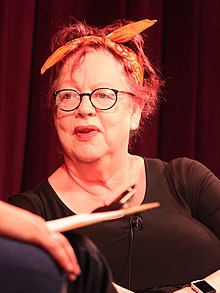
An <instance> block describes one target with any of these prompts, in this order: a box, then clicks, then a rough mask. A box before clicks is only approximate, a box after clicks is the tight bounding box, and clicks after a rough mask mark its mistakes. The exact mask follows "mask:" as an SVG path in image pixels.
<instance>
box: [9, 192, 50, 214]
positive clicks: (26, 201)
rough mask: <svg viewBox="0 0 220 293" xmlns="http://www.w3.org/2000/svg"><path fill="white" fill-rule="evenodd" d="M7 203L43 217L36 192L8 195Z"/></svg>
mask: <svg viewBox="0 0 220 293" xmlns="http://www.w3.org/2000/svg"><path fill="white" fill-rule="evenodd" d="M8 203H10V204H12V205H14V206H17V207H20V208H23V209H25V210H28V211H30V212H32V213H34V214H37V215H39V216H41V217H43V218H45V213H44V207H43V203H42V201H41V199H40V197H39V196H38V195H37V194H34V193H32V192H24V193H20V194H16V195H13V196H11V197H9V199H8Z"/></svg>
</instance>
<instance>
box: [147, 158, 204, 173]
mask: <svg viewBox="0 0 220 293" xmlns="http://www.w3.org/2000/svg"><path fill="white" fill-rule="evenodd" d="M144 161H145V165H146V167H149V168H151V169H152V170H170V171H174V172H175V173H176V172H178V173H179V172H182V173H183V172H188V171H190V170H191V171H192V170H193V169H197V170H199V169H202V170H208V168H207V167H205V166H204V165H203V164H202V163H200V162H199V161H196V160H194V159H191V158H187V157H178V158H174V159H172V160H170V161H163V160H161V159H158V158H146V157H145V158H144Z"/></svg>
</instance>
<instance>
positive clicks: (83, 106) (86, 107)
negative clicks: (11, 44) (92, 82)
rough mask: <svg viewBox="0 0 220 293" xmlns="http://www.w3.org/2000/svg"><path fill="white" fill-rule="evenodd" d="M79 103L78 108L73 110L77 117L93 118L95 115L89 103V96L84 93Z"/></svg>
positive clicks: (94, 110)
mask: <svg viewBox="0 0 220 293" xmlns="http://www.w3.org/2000/svg"><path fill="white" fill-rule="evenodd" d="M80 98H81V102H80V104H79V107H78V108H77V109H76V110H75V113H76V115H77V116H93V115H95V113H96V109H95V107H93V105H92V103H91V101H90V94H87V93H84V94H82V95H81V96H80Z"/></svg>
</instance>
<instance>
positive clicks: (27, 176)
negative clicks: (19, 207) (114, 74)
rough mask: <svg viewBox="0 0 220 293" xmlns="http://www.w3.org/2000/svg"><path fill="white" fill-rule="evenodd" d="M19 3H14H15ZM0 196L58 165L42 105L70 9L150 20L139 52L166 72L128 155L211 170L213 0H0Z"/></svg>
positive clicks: (219, 162)
mask: <svg viewBox="0 0 220 293" xmlns="http://www.w3.org/2000/svg"><path fill="white" fill-rule="evenodd" d="M18 2H19V3H18ZM0 8H1V9H0V24H1V25H0V39H1V42H0V70H1V79H0V91H1V98H0V141H1V144H0V198H1V199H7V197H8V196H10V195H11V194H13V193H16V192H19V191H24V190H27V189H30V188H33V187H34V186H35V185H36V184H38V183H39V182H40V181H42V180H44V179H46V178H47V177H48V176H49V175H50V174H51V173H52V172H53V171H54V170H55V169H56V168H57V167H58V166H59V164H60V163H61V161H62V159H61V156H60V155H59V151H58V148H59V144H58V141H57V138H56V134H55V131H54V129H53V126H52V122H51V121H50V113H48V111H47V109H46V107H45V104H46V98H47V91H48V89H49V86H48V84H49V74H48V72H47V73H46V74H45V75H43V76H40V68H41V66H42V64H43V63H44V61H45V59H46V58H47V57H48V56H49V55H50V41H51V37H52V36H53V35H54V33H55V32H56V31H57V30H58V28H59V26H61V25H62V24H68V23H69V22H70V20H71V17H74V18H75V19H77V20H81V21H83V20H85V21H86V22H87V23H88V24H90V25H95V26H104V25H106V24H109V23H111V22H112V21H114V20H116V19H119V18H126V19H130V20H140V19H144V18H149V19H157V20H158V22H157V23H156V24H155V25H154V26H153V27H152V28H150V29H149V30H147V31H146V32H145V33H144V35H145V37H146V47H145V51H146V53H147V55H148V56H149V59H150V60H151V62H152V63H153V65H154V66H155V67H156V68H158V69H159V70H160V71H161V74H162V76H163V78H164V80H165V88H164V91H163V96H162V99H161V100H162V101H161V106H160V107H159V109H158V112H157V114H156V115H155V116H154V117H153V118H152V119H151V120H150V121H147V123H146V125H145V128H144V129H143V131H142V137H139V138H138V139H137V141H136V143H135V144H134V146H133V148H132V152H133V153H134V154H139V155H142V156H149V157H159V158H161V159H163V160H171V159H172V158H175V157H177V156H188V157H191V158H194V159H197V160H199V161H201V162H202V163H204V164H206V165H207V167H208V168H210V169H211V170H212V171H213V172H214V173H215V174H216V175H217V176H218V177H220V158H219V149H220V131H219V127H220V115H219V113H220V99H219V76H220V57H219V52H220V17H219V11H220V1H218V0H212V1H210V0H203V1H202V0H179V1H176V0H157V1H155V0H139V1H133V0H121V1H118V0H111V1H102V0H94V1H90V0H63V1H60V0H47V1H45V0H36V1H34V0H21V1H18V0H9V1H7V0H1V3H0Z"/></svg>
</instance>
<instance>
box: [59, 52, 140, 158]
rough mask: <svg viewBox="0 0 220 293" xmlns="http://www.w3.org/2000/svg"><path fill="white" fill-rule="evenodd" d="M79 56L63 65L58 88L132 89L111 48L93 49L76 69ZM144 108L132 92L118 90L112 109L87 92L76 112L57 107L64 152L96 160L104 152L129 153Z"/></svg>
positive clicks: (87, 89)
mask: <svg viewBox="0 0 220 293" xmlns="http://www.w3.org/2000/svg"><path fill="white" fill-rule="evenodd" d="M76 57H77V53H76V54H75V55H72V56H71V57H69V59H67V62H66V63H65V64H64V65H63V67H62V69H61V72H60V76H59V80H58V88H57V89H56V90H60V89H74V90H76V91H78V92H79V93H91V92H92V91H94V90H95V89H97V88H101V87H106V88H112V89H117V90H120V91H127V92H130V90H129V89H128V86H127V83H126V78H125V73H124V71H123V67H122V65H121V64H120V63H119V62H117V61H116V60H115V59H114V57H113V56H112V55H111V54H110V53H109V52H107V51H102V50H100V51H95V50H92V49H91V50H89V51H88V52H87V53H86V55H85V57H83V59H82V61H81V62H80V64H79V65H78V66H77V68H76V69H75V70H72V66H71V64H72V63H73V61H74V60H75V58H76ZM140 112H141V110H140V108H139V107H138V105H136V104H134V103H133V101H132V97H131V96H130V95H128V94H118V100H117V103H116V105H115V106H114V107H113V108H111V109H109V110H97V109H96V108H94V107H93V106H92V104H91V102H90V100H89V97H88V96H83V98H82V101H81V104H80V106H79V107H78V108H77V109H75V110H73V111H72V112H64V111H62V110H60V109H58V108H57V111H56V113H55V115H54V121H55V126H56V129H57V133H58V137H59V139H60V142H61V145H62V147H63V150H64V156H67V157H69V158H71V159H72V160H80V161H87V162H93V161H96V160H98V159H100V158H103V156H112V155H114V154H118V155H119V156H121V154H122V153H123V154H124V152H125V153H127V149H128V142H129V134H130V130H134V129H136V128H137V127H138V124H139V119H140Z"/></svg>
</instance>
